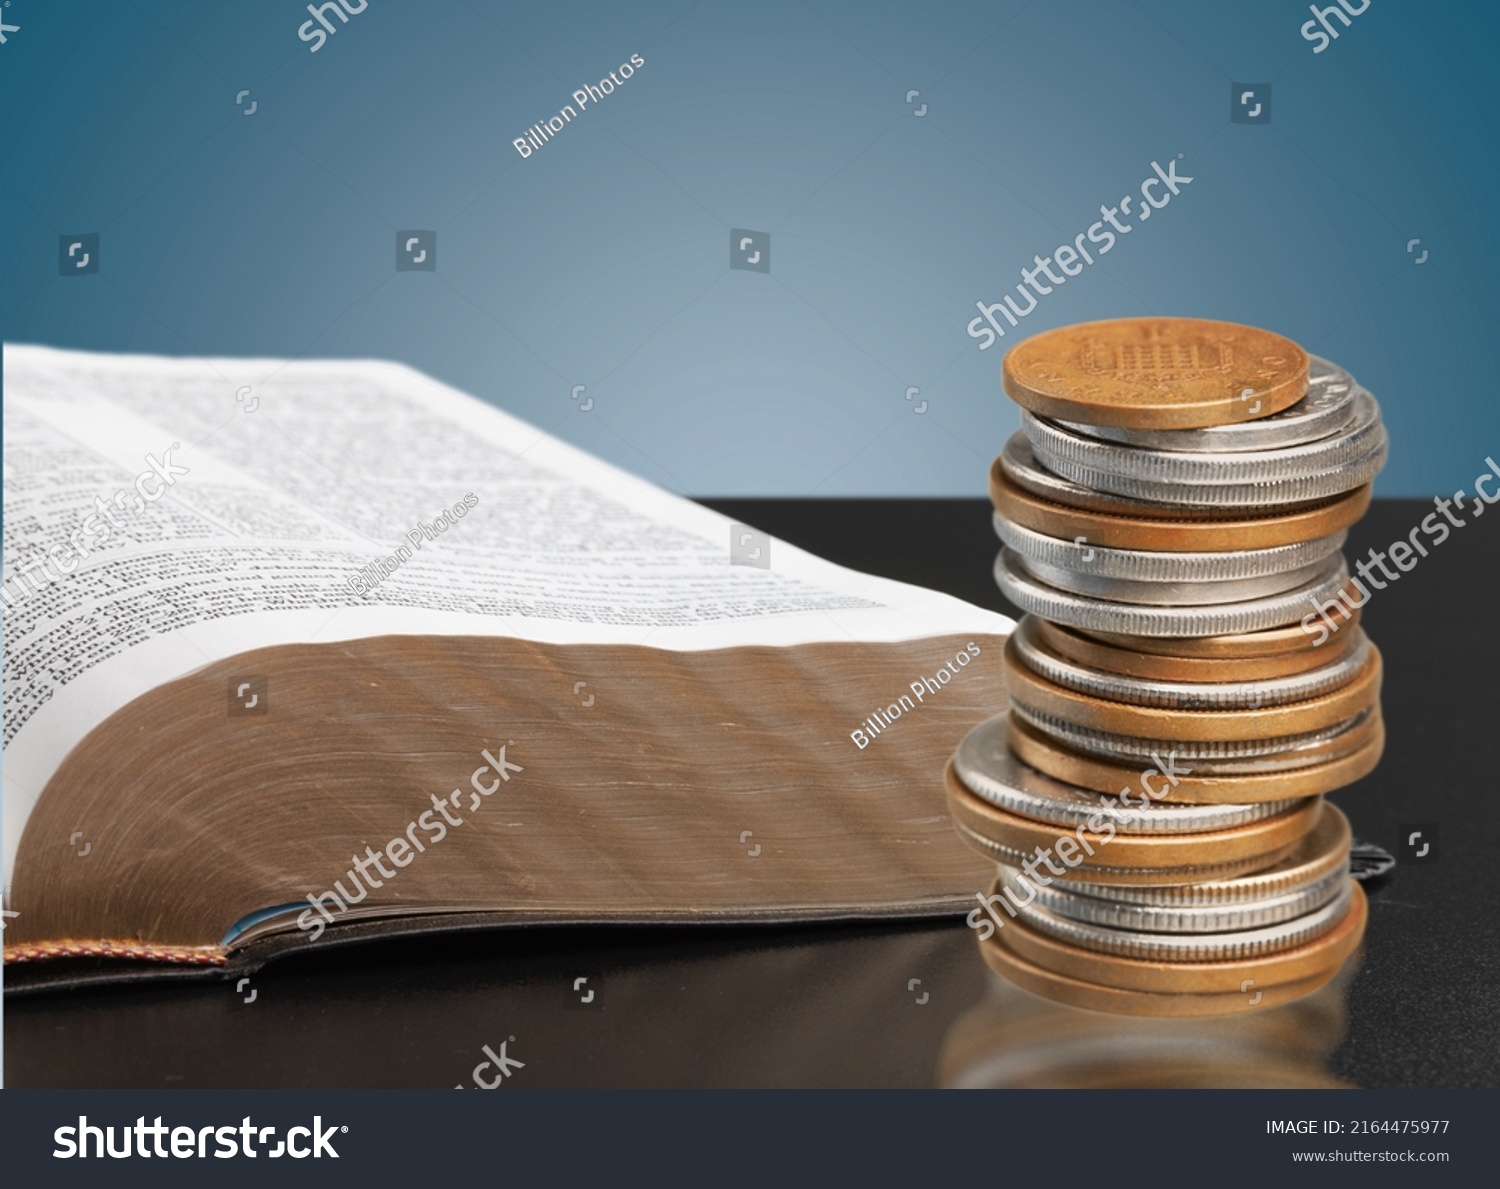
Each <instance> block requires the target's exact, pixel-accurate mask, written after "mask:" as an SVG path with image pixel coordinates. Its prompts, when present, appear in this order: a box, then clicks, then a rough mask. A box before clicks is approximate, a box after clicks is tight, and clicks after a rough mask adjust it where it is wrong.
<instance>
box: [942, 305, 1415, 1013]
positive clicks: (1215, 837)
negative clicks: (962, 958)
mask: <svg viewBox="0 0 1500 1189" xmlns="http://www.w3.org/2000/svg"><path fill="white" fill-rule="evenodd" d="M1004 382H1005V390H1006V392H1007V393H1008V394H1009V395H1010V396H1011V397H1012V398H1013V399H1014V400H1015V401H1016V402H1017V403H1018V404H1020V405H1021V406H1023V412H1022V414H1021V419H1022V430H1021V432H1020V433H1018V434H1017V435H1015V437H1013V438H1012V439H1011V440H1010V442H1008V443H1007V444H1006V447H1005V450H1004V452H1003V453H1002V454H1001V455H1000V457H999V458H998V459H996V461H995V465H994V467H993V469H992V471H991V474H990V486H991V494H992V497H993V499H994V504H995V509H996V512H995V528H996V531H997V532H998V533H999V535H1000V538H1001V540H1002V541H1003V542H1004V548H1003V549H1002V550H1001V552H1000V556H999V558H998V559H997V560H996V563H995V578H996V581H997V582H998V583H999V586H1000V589H1001V590H1002V591H1003V592H1004V593H1005V595H1006V596H1007V597H1008V598H1009V599H1010V600H1011V601H1012V602H1013V603H1014V604H1015V605H1016V606H1018V607H1020V608H1021V609H1022V610H1024V611H1026V612H1028V613H1029V614H1027V615H1026V617H1025V618H1024V619H1022V621H1021V623H1020V625H1019V626H1018V627H1017V629H1016V631H1015V633H1014V634H1013V635H1012V637H1011V639H1010V642H1009V644H1008V646H1007V649H1006V654H1005V665H1006V684H1007V687H1008V690H1009V693H1010V698H1011V707H1010V709H1009V710H1008V711H1007V712H1006V713H1004V714H1001V715H999V716H997V717H995V718H993V719H990V720H988V721H986V722H984V723H982V724H981V725H980V726H978V727H977V728H975V730H974V731H973V732H971V734H970V735H969V736H968V737H967V738H966V739H965V740H964V741H963V743H962V744H961V745H960V747H959V749H958V751H957V753H956V754H955V755H954V758H953V763H952V765H951V767H950V769H949V774H948V787H949V807H950V809H951V810H952V813H953V816H954V820H955V822H956V823H957V825H958V828H959V831H960V832H961V833H962V834H963V835H964V837H965V838H966V839H967V840H968V841H969V842H971V843H972V844H974V845H975V846H976V847H978V848H979V849H981V850H982V851H984V852H985V853H986V854H989V855H991V856H993V857H994V858H996V859H997V860H998V861H999V863H1000V878H999V880H998V881H997V883H996V885H995V888H994V889H993V891H992V894H991V895H989V896H988V897H983V896H982V897H981V900H982V901H983V908H982V909H981V910H979V911H978V912H976V913H971V914H970V924H971V925H974V926H975V928H977V929H979V930H980V937H981V946H982V948H983V950H984V951H985V956H986V958H987V960H988V961H989V962H990V964H991V965H992V966H993V967H994V968H995V969H996V970H998V971H1000V972H1001V973H1003V974H1005V975H1006V976H1007V977H1009V978H1010V979H1012V980H1013V981H1014V982H1017V983H1019V984H1020V985H1022V986H1024V987H1027V988H1028V989H1030V990H1033V991H1036V992H1038V993H1040V994H1044V995H1047V996H1049V997H1052V998H1054V999H1059V1000H1062V1001H1065V1002H1068V1003H1072V1004H1074V1005H1076V1006H1080V1007H1089V1008H1099V1009H1103V1010H1118V1011H1128V1012H1135V1013H1142V1014H1181V1015H1189V1014H1192V1015H1200V1014H1212V1013H1220V1012H1231V1011H1239V1010H1245V1009H1247V1008H1253V1007H1258V1006H1262V1005H1264V1006H1270V1005H1272V1004H1275V1003H1281V1002H1286V1001H1287V1000H1289V999H1292V998H1295V997H1297V996H1299V995H1302V994H1305V993H1306V992H1308V991H1310V990H1312V989H1314V988H1315V987H1318V986H1321V985H1322V984H1323V983H1325V982H1327V981H1328V979H1330V978H1331V977H1332V976H1333V974H1334V972H1335V971H1336V970H1337V969H1338V968H1339V965H1340V964H1341V963H1342V962H1343V961H1344V959H1345V958H1346V957H1347V956H1348V955H1349V954H1350V953H1351V952H1352V951H1353V950H1354V949H1355V948H1356V947H1357V946H1358V944H1359V940H1360V938H1361V936H1362V934H1363V930H1364V923H1365V903H1364V897H1363V894H1362V893H1361V891H1360V890H1359V888H1358V886H1357V885H1355V884H1354V883H1353V882H1352V881H1351V879H1350V878H1349V874H1348V872H1349V845H1350V833H1349V824H1348V822H1347V820H1346V819H1345V818H1344V816H1343V815H1342V814H1341V813H1340V812H1339V811H1338V810H1337V809H1336V808H1335V807H1334V806H1332V805H1328V804H1325V803H1324V801H1323V799H1322V796H1321V794H1323V793H1326V792H1329V791H1330V790H1332V789H1336V788H1339V787H1341V786H1343V785H1346V784H1349V783H1350V782H1352V781H1354V780H1357V779H1358V778H1359V777H1361V776H1363V775H1365V774H1366V773H1367V772H1369V771H1370V770H1371V769H1372V768H1373V767H1374V766H1375V764H1376V762H1377V760H1378V759H1379V757H1380V751H1381V748H1382V746H1383V743H1384V731H1383V727H1382V724H1381V718H1380V706H1379V693H1380V655H1379V653H1378V652H1376V650H1375V647H1374V645H1372V644H1371V643H1370V642H1369V641H1368V640H1367V639H1366V638H1365V636H1364V633H1363V632H1362V631H1361V630H1360V628H1359V625H1358V607H1359V606H1360V605H1362V603H1363V601H1364V600H1363V599H1361V600H1360V601H1359V602H1356V601H1355V596H1354V594H1353V592H1352V588H1351V589H1346V584H1349V575H1348V571H1347V570H1346V568H1345V566H1344V561H1343V557H1342V554H1341V553H1340V548H1341V546H1342V545H1343V542H1344V535H1345V530H1346V529H1347V528H1348V527H1349V525H1350V524H1352V523H1353V522H1354V521H1355V520H1357V519H1358V518H1359V517H1360V515H1361V514H1363V512H1364V510H1365V508H1366V507H1367V506H1368V503H1369V498H1370V497H1369V483H1370V481H1371V480H1372V479H1373V478H1374V476H1375V474H1376V472H1377V471H1379V469H1380V467H1381V465H1382V464H1383V463H1384V461H1385V453H1386V436H1385V431H1384V430H1383V428H1382V427H1381V424H1380V414H1379V409H1378V407H1377V406H1376V404H1375V401H1374V399H1373V398H1372V397H1371V396H1370V395H1369V394H1368V393H1367V392H1365V391H1364V390H1363V389H1360V388H1358V387H1357V386H1356V385H1355V384H1354V382H1353V380H1351V379H1350V377H1349V376H1348V375H1347V374H1345V373H1344V372H1342V371H1340V370H1339V369H1338V368H1336V367H1334V366H1333V365H1331V364H1328V363H1325V362H1323V361H1321V360H1317V359H1313V360H1311V361H1309V359H1308V356H1307V355H1306V354H1305V353H1304V352H1303V351H1302V350H1301V349H1300V348H1299V347H1297V346H1296V345H1295V344H1294V343H1291V342H1289V341H1287V340H1286V339H1283V338H1281V337H1279V336H1277V335H1274V334H1270V333H1269V332H1266V331H1260V330H1254V329H1252V328H1249V327H1243V326H1234V325H1231V324H1228V323H1220V322H1201V321H1196V320H1188V319H1169V318H1139V319H1123V320H1120V321H1115V322H1100V323H1092V324H1088V325H1085V326H1077V327H1068V328H1063V329H1061V330H1054V331H1049V332H1047V333H1045V334H1041V335H1037V336H1035V337H1034V338H1032V339H1028V340H1027V341H1026V342H1024V343H1021V344H1020V345H1018V346H1017V347H1015V348H1014V349H1013V350H1012V351H1011V352H1010V354H1009V355H1008V356H1007V357H1006V360H1005V368H1004ZM1352 585H1353V587H1357V588H1358V589H1359V591H1360V593H1361V594H1362V595H1364V596H1366V597H1367V595H1368V592H1367V591H1366V590H1365V588H1364V587H1363V586H1360V585H1359V584H1358V583H1354V584H1352Z"/></svg>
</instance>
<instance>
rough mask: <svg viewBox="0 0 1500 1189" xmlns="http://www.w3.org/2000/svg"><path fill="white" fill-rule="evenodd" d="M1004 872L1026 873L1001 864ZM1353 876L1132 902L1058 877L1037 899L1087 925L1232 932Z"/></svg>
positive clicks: (1288, 913)
mask: <svg viewBox="0 0 1500 1189" xmlns="http://www.w3.org/2000/svg"><path fill="white" fill-rule="evenodd" d="M1001 871H1002V873H1003V874H1004V877H1005V878H1009V879H1011V880H1013V881H1014V880H1015V878H1016V877H1017V876H1019V875H1020V874H1021V873H1020V872H1019V871H1014V870H1013V869H1006V868H1004V867H1002V868H1001ZM1348 882H1349V872H1348V871H1347V870H1346V869H1345V868H1344V867H1339V868H1337V869H1335V870H1333V871H1331V872H1328V873H1327V874H1325V875H1324V876H1323V877H1322V878H1321V879H1318V880H1315V881H1313V882H1311V883H1309V884H1307V885H1305V886H1303V887H1300V888H1292V889H1288V890H1284V891H1281V892H1278V893H1276V894H1273V895H1270V896H1265V897H1261V898H1259V899H1255V900H1240V901H1236V902H1232V903H1228V904H1129V903H1124V902H1122V901H1120V900H1117V899H1114V898H1113V896H1111V895H1110V892H1111V889H1109V888H1108V887H1097V886H1096V887H1094V888H1092V889H1091V890H1090V891H1088V892H1085V893H1079V892H1070V891H1064V890H1062V889H1060V888H1059V887H1057V885H1056V882H1055V881H1054V883H1053V884H1052V886H1050V887H1046V888H1040V887H1039V888H1037V889H1036V903H1037V904H1038V905H1039V906H1040V907H1042V908H1045V909H1046V910H1047V911H1048V912H1052V913H1055V914H1056V915H1058V916H1060V917H1065V918H1067V919H1068V920H1070V921H1077V922H1078V923H1079V924H1083V925H1100V926H1103V927H1104V928H1106V929H1125V930H1129V931H1133V932H1140V933H1232V932H1235V931H1237V930H1241V929H1259V928H1263V927H1265V926H1266V925H1276V924H1280V923H1281V922H1282V921H1290V920H1295V919H1296V918H1297V917H1300V916H1304V915H1305V914H1307V913H1309V912H1312V911H1314V910H1315V909H1319V908H1322V907H1323V906H1324V905H1325V904H1327V903H1328V902H1329V901H1330V900H1332V899H1334V898H1335V897H1336V896H1337V895H1338V894H1339V892H1340V891H1341V890H1343V889H1344V888H1345V886H1346V885H1347V884H1348Z"/></svg>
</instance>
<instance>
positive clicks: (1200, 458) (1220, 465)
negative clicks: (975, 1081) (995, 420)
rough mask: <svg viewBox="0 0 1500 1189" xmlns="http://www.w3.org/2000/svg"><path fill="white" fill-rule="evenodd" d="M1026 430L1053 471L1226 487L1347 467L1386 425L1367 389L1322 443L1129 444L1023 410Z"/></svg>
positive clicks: (1034, 448)
mask: <svg viewBox="0 0 1500 1189" xmlns="http://www.w3.org/2000/svg"><path fill="white" fill-rule="evenodd" d="M1021 432H1022V433H1024V434H1025V435H1026V438H1027V440H1028V441H1029V442H1030V443H1031V449H1032V453H1033V454H1034V455H1035V456H1036V459H1037V461H1038V462H1040V463H1041V464H1042V465H1043V466H1045V467H1047V468H1048V469H1049V470H1057V468H1056V467H1055V466H1054V465H1053V462H1054V460H1057V461H1061V462H1067V463H1070V464H1072V465H1073V466H1076V467H1084V468H1087V469H1088V470H1089V471H1090V472H1095V471H1097V472H1099V473H1101V474H1107V475H1112V476H1117V477H1119V478H1121V479H1129V480H1132V481H1141V482H1152V483H1169V484H1172V485H1174V486H1175V485H1178V484H1190V485H1194V486H1196V485H1199V484H1204V485H1210V486H1216V487H1224V486H1231V485H1243V484H1256V483H1279V482H1282V481H1283V480H1286V479H1294V478H1302V477H1305V476H1309V475H1318V474H1322V473H1323V472H1325V471H1330V470H1334V469H1336V468H1338V467H1342V466H1346V465H1348V464H1349V463H1351V462H1354V461H1355V460H1356V459H1360V458H1364V457H1365V456H1366V455H1367V454H1370V453H1371V452H1373V451H1374V449H1375V448H1376V446H1377V445H1378V444H1379V440H1380V436H1381V425H1380V406H1379V405H1377V404H1376V403H1375V398H1374V397H1373V396H1371V395H1370V394H1369V393H1367V392H1363V391H1362V392H1360V393H1359V395H1358V396H1357V397H1356V398H1355V400H1354V418H1353V420H1352V421H1350V422H1349V424H1348V425H1346V426H1345V427H1344V428H1343V429H1342V430H1340V431H1339V432H1338V433H1336V434H1333V435H1332V436H1330V437H1326V438H1323V439H1321V440H1319V441H1316V442H1304V443H1303V444H1302V445H1300V446H1284V447H1282V448H1281V449H1278V450H1243V451H1236V452H1234V453H1217V454H1205V453H1202V452H1198V451H1188V450H1174V449H1166V450H1150V449H1147V448H1145V447H1143V446H1123V445H1121V444H1119V443H1118V442H1101V441H1099V440H1098V439H1096V438H1091V437H1087V436H1085V435H1083V434H1078V433H1074V432H1073V431H1072V430H1068V429H1064V428H1063V427H1062V426H1061V425H1059V424H1057V423H1055V422H1052V421H1048V420H1047V419H1046V418H1043V417H1038V416H1036V415H1035V414H1033V413H1029V412H1027V411H1026V410H1024V409H1023V410H1021ZM1059 473H1061V474H1068V475H1069V477H1070V478H1072V479H1074V480H1075V482H1079V483H1083V484H1085V486H1088V487H1095V486H1097V485H1096V484H1094V483H1091V482H1088V481H1087V480H1084V479H1079V478H1078V477H1077V476H1076V475H1071V474H1069V472H1067V471H1062V472H1059ZM1123 494H1127V495H1129V494H1131V493H1129V492H1125V493H1123ZM1143 498H1156V497H1152V496H1148V497H1143Z"/></svg>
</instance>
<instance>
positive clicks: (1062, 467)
mask: <svg viewBox="0 0 1500 1189" xmlns="http://www.w3.org/2000/svg"><path fill="white" fill-rule="evenodd" d="M1377 436H1378V444H1377V445H1376V447H1375V448H1374V449H1373V450H1371V452H1370V453H1368V454H1366V455H1364V456H1362V457H1360V458H1357V459H1355V460H1353V461H1352V462H1348V463H1345V464H1343V465H1341V466H1337V467H1333V468H1331V469H1329V470H1326V471H1318V472H1317V473H1316V474H1307V475H1295V476H1287V477H1286V478H1283V479H1276V480H1268V481H1265V482H1256V483H1235V484H1227V485H1223V486H1221V485H1218V484H1211V483H1192V484H1188V483H1179V482H1177V481H1176V480H1171V479H1131V478H1125V477H1123V476H1120V475H1112V474H1110V473H1108V472H1107V471H1100V470H1096V469H1093V468H1091V467H1085V466H1079V465H1077V464H1075V463H1071V462H1066V461H1064V460H1062V459H1053V458H1049V457H1047V456H1046V455H1045V454H1042V453H1041V452H1040V451H1038V452H1037V454H1038V457H1039V458H1040V459H1041V461H1042V462H1043V463H1044V464H1045V465H1046V466H1048V467H1050V468H1052V469H1053V470H1055V471H1057V473H1058V474H1059V475H1062V476H1064V477H1065V478H1068V479H1071V480H1073V481H1074V482H1075V483H1081V484H1083V485H1085V486H1087V487H1091V488H1093V489H1094V490H1095V491H1102V492H1109V493H1110V494H1112V495H1118V496H1122V497H1124V498H1127V499H1132V500H1142V499H1150V500H1155V501H1158V502H1169V503H1170V502H1180V503H1181V504H1182V506H1184V507H1191V508H1202V507H1219V508H1250V507H1281V506H1283V505H1286V504H1304V503H1312V502H1315V501H1317V500H1326V499H1331V498H1332V497H1334V496H1337V495H1342V494H1344V493H1345V492H1349V491H1353V490H1354V489H1355V488H1356V487H1361V486H1363V485H1364V484H1366V483H1368V482H1370V481H1371V480H1372V479H1374V478H1375V476H1376V475H1378V474H1379V473H1380V470H1381V468H1382V467H1384V466H1385V460H1386V454H1387V450H1388V443H1387V439H1386V434H1385V428H1384V427H1383V426H1381V427H1377Z"/></svg>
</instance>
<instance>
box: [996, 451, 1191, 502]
mask: <svg viewBox="0 0 1500 1189" xmlns="http://www.w3.org/2000/svg"><path fill="white" fill-rule="evenodd" d="M1000 469H1001V471H1003V472H1004V473H1005V476H1006V477H1007V478H1008V479H1010V481H1011V482H1012V483H1014V484H1015V485H1016V486H1017V487H1019V488H1020V489H1021V490H1022V491H1027V492H1030V493H1031V494H1032V495H1034V496H1038V497H1040V498H1041V499H1044V500H1050V501H1051V502H1053V503H1056V504H1063V505H1066V506H1067V507H1070V508H1085V509H1089V510H1092V511H1095V512H1108V513H1111V514H1113V515H1127V514H1134V515H1137V516H1141V517H1143V518H1145V519H1147V520H1151V519H1159V518H1166V517H1172V516H1176V515H1179V514H1180V511H1181V508H1182V507H1183V505H1181V504H1172V503H1165V502H1153V501H1151V500H1127V499H1121V498H1120V497H1119V496H1113V495H1100V494H1099V493H1098V492H1096V491H1091V490H1090V489H1089V488H1087V487H1083V486H1080V485H1079V484H1077V483H1074V482H1073V481H1072V480H1071V479H1064V478H1063V477H1062V476H1061V475H1054V474H1053V473H1052V472H1051V471H1049V470H1047V469H1046V468H1045V467H1043V466H1042V465H1041V464H1040V463H1038V462H1037V460H1036V455H1034V454H1033V453H1032V452H1031V443H1030V442H1028V441H1027V440H1026V435H1025V434H1023V433H1022V432H1021V431H1020V430H1017V431H1016V432H1015V433H1013V434H1011V436H1010V438H1009V440H1008V441H1007V442H1006V443H1005V448H1004V449H1003V450H1001V451H1000Z"/></svg>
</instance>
